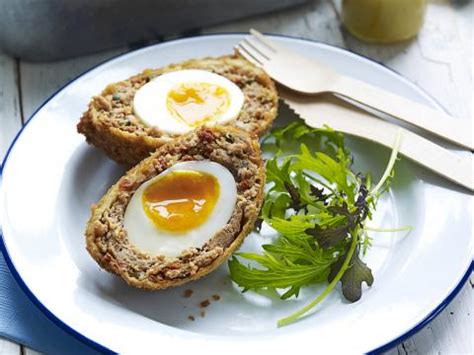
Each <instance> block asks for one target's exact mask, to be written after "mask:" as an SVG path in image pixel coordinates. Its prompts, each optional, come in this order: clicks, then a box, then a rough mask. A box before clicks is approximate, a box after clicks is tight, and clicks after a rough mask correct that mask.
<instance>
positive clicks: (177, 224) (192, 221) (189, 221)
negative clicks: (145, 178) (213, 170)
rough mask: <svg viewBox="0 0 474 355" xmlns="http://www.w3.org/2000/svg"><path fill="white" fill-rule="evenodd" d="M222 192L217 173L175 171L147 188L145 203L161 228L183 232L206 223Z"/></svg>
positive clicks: (143, 198)
mask: <svg viewBox="0 0 474 355" xmlns="http://www.w3.org/2000/svg"><path fill="white" fill-rule="evenodd" d="M219 194H220V186H219V182H218V181H217V179H216V177H214V176H213V175H211V174H207V173H203V172H199V171H186V170H174V171H171V172H170V173H168V174H166V175H165V176H163V177H162V178H161V179H158V180H157V181H155V182H154V183H153V184H151V185H149V186H148V187H147V188H146V189H145V191H144V192H143V195H142V205H143V209H144V211H145V213H146V215H147V216H148V218H149V219H150V220H151V221H152V222H153V223H154V224H155V226H156V227H157V228H159V229H164V230H167V231H170V232H176V233H180V232H185V231H188V230H191V229H193V228H196V227H198V226H200V225H201V224H203V223H204V222H205V221H206V220H207V218H208V217H209V215H210V214H211V213H212V211H213V209H214V206H215V205H216V202H217V200H218V199H219Z"/></svg>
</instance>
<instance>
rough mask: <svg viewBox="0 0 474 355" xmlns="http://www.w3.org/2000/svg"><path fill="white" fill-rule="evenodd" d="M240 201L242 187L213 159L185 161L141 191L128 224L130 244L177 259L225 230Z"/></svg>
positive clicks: (127, 216)
mask: <svg viewBox="0 0 474 355" xmlns="http://www.w3.org/2000/svg"><path fill="white" fill-rule="evenodd" d="M236 201H237V186H236V183H235V179H234V177H233V175H232V174H231V173H230V171H229V170H227V168H225V167H224V166H222V165H220V164H218V163H216V162H211V161H207V160H203V161H187V162H180V163H177V164H175V165H173V166H172V167H170V168H168V169H166V170H165V171H163V172H162V173H161V174H159V175H157V176H155V177H154V178H152V179H150V180H148V181H146V182H144V183H143V184H142V185H141V186H140V187H139V188H138V189H137V190H136V191H135V193H134V194H133V196H132V198H131V200H130V202H129V204H128V205H127V208H126V210H125V216H124V222H123V224H124V228H125V230H126V231H127V235H128V239H129V241H130V243H131V244H133V245H134V246H135V247H137V248H138V249H139V250H141V251H142V252H145V253H148V254H150V255H165V256H169V257H177V256H179V255H180V254H181V253H182V252H183V251H184V250H186V249H188V248H192V247H194V248H200V247H202V246H203V245H204V244H205V243H206V242H207V241H209V240H210V239H211V238H212V237H213V236H214V235H215V234H216V233H217V232H218V231H219V230H221V229H222V228H223V227H224V226H225V225H226V224H227V222H228V221H229V219H230V218H231V216H232V213H233V211H234V208H235V203H236Z"/></svg>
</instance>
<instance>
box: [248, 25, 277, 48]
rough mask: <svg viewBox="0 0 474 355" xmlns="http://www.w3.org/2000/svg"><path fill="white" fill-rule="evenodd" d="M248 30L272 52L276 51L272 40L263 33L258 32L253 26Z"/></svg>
mask: <svg viewBox="0 0 474 355" xmlns="http://www.w3.org/2000/svg"><path fill="white" fill-rule="evenodd" d="M249 32H250V34H251V35H252V36H254V37H256V38H257V39H258V40H259V41H260V42H262V43H263V44H264V45H265V46H266V47H267V48H268V49H270V50H271V51H272V52H277V48H276V46H275V45H274V44H273V43H272V42H270V41H269V40H268V39H267V38H266V37H265V36H264V35H263V34H261V33H260V32H258V31H257V30H256V29H254V28H251V29H250V31H249Z"/></svg>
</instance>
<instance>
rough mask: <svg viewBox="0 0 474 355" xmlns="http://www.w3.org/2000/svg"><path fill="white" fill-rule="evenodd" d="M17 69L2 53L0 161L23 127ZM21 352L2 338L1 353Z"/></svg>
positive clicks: (0, 60)
mask: <svg viewBox="0 0 474 355" xmlns="http://www.w3.org/2000/svg"><path fill="white" fill-rule="evenodd" d="M17 69H18V66H17V61H16V60H15V59H12V58H9V57H7V56H5V55H2V54H1V53H0V163H1V162H2V161H3V157H4V156H5V154H6V152H7V149H8V147H9V146H10V143H11V141H12V140H13V138H14V137H15V135H16V134H17V132H18V131H19V129H20V128H21V112H20V99H19V90H18V76H17V74H18V70H17ZM20 354H21V347H20V345H18V344H15V343H13V342H11V341H9V340H6V339H2V338H0V355H20Z"/></svg>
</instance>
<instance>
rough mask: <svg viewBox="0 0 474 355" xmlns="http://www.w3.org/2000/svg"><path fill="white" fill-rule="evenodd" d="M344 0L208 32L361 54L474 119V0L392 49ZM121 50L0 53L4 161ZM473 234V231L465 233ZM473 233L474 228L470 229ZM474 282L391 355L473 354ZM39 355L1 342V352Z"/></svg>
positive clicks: (445, 2) (444, 6) (438, 10)
mask: <svg viewBox="0 0 474 355" xmlns="http://www.w3.org/2000/svg"><path fill="white" fill-rule="evenodd" d="M339 6H340V4H339V1H338V0H334V1H329V0H327V1H324V0H320V1H312V2H310V3H309V4H307V5H305V6H303V7H298V8H295V9H292V10H287V11H283V12H279V13H274V14H269V15H265V16H258V18H253V19H248V20H243V21H237V22H234V23H230V24H227V25H223V26H218V27H213V28H209V29H206V30H203V31H202V32H203V33H212V32H235V31H247V30H248V29H249V28H250V27H255V28H257V29H259V30H260V31H263V32H271V33H281V34H286V35H292V36H298V37H303V38H307V39H313V40H317V41H322V42H325V43H329V44H333V45H336V46H340V47H344V48H347V49H349V50H351V51H354V52H357V53H360V54H363V55H365V56H368V57H370V58H373V59H375V60H376V61H378V62H381V63H383V64H385V65H386V66H388V67H390V68H392V69H395V70H396V71H398V72H400V73H401V74H402V75H404V76H405V77H406V78H408V79H410V80H411V81H413V82H415V83H416V84H418V85H419V86H421V87H422V88H423V89H425V90H426V91H427V92H429V93H430V94H431V95H432V96H433V97H434V98H436V99H437V100H438V101H439V102H440V103H441V104H442V105H443V106H444V107H445V108H446V109H447V110H448V111H449V112H450V113H451V114H453V115H457V116H464V117H471V119H472V99H473V96H472V95H473V83H472V80H473V65H472V64H473V63H472V60H473V53H472V52H473V23H474V4H473V1H472V0H464V1H463V0H458V1H454V0H452V1H449V0H432V1H431V2H430V5H429V8H428V13H427V18H426V23H425V25H424V27H423V29H422V31H421V33H420V34H419V36H418V37H417V39H415V40H413V41H410V42H407V43H400V44H395V45H390V46H374V45H368V44H364V43H362V42H360V41H358V40H356V39H354V38H353V37H351V36H350V35H348V34H347V32H345V31H344V30H342V29H341V27H340V22H339ZM127 50H129V48H121V49H117V50H113V51H107V52H103V53H99V54H94V55H89V56H85V57H80V58H74V59H70V60H65V61H60V62H54V63H28V62H24V61H22V60H18V59H15V58H10V57H8V56H6V55H2V54H1V53H0V161H1V159H2V158H3V156H4V154H5V153H6V150H7V148H8V146H9V144H10V142H11V141H12V139H13V137H14V136H15V134H16V133H17V131H18V130H19V129H20V127H21V126H22V125H23V124H24V123H25V122H26V121H27V120H28V118H29V117H30V115H31V114H32V113H33V111H34V110H35V109H36V108H37V107H38V106H39V105H40V104H41V103H42V102H43V100H45V99H46V98H47V97H48V96H49V95H51V94H52V93H54V92H55V91H56V90H57V89H58V88H59V87H61V86H62V85H63V84H64V83H66V82H68V81H69V80H71V79H72V78H74V77H75V76H77V75H78V74H80V73H81V72H83V71H84V70H86V69H88V68H89V67H91V66H93V65H94V64H97V63H99V62H101V61H103V60H105V59H107V58H110V57H112V56H115V55H117V54H119V53H121V52H125V51H127ZM466 232H468V231H466ZM471 233H472V231H471ZM473 288H474V277H473V276H472V275H471V279H470V280H469V281H468V282H467V283H466V285H465V286H464V287H463V289H462V290H461V292H460V293H459V295H458V296H457V297H456V298H455V299H454V300H453V301H452V302H451V304H450V305H449V306H448V307H447V308H446V309H445V310H444V311H443V312H442V313H441V314H440V315H439V316H438V317H437V318H436V319H435V320H434V321H432V322H431V323H430V324H429V325H428V326H427V327H425V328H424V329H423V330H421V331H420V332H419V333H417V334H416V335H414V336H413V337H411V338H410V339H408V340H406V341H405V342H403V343H401V344H400V345H398V346H397V347H396V348H394V349H392V350H391V351H389V352H388V353H389V354H390V355H392V354H396V353H398V354H472V353H474V349H473V317H472V312H473V295H474V293H473ZM35 353H36V352H35V351H33V350H31V349H28V348H26V347H22V346H21V345H18V344H15V343H12V342H10V341H8V340H4V339H1V338H0V355H20V354H31V355H32V354H35Z"/></svg>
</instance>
